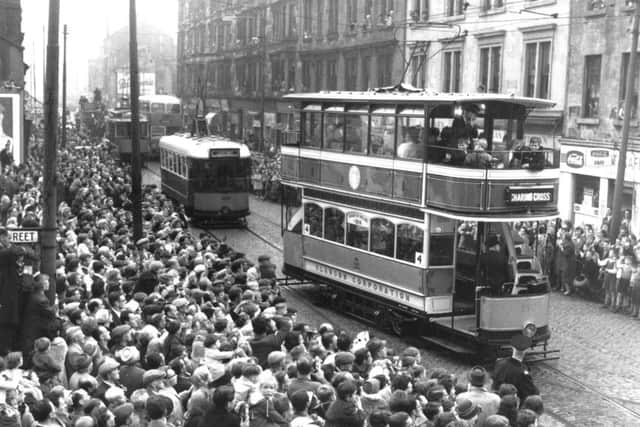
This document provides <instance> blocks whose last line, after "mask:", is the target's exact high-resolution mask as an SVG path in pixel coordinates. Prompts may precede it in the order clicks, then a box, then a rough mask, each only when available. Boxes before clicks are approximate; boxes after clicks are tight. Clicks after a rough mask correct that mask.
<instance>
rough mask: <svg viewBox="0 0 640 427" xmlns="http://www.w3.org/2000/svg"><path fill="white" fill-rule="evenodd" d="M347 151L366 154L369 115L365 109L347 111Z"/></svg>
mask: <svg viewBox="0 0 640 427" xmlns="http://www.w3.org/2000/svg"><path fill="white" fill-rule="evenodd" d="M344 127H345V151H347V152H348V153H366V152H367V140H368V139H369V115H368V111H367V110H366V109H365V108H361V107H357V108H355V107H354V108H350V109H347V113H346V114H345V117H344Z"/></svg>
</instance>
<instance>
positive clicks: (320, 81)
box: [314, 60, 324, 91]
mask: <svg viewBox="0 0 640 427" xmlns="http://www.w3.org/2000/svg"><path fill="white" fill-rule="evenodd" d="M323 65H324V64H323V62H322V61H320V60H318V61H316V65H315V71H316V84H315V88H314V90H317V91H320V90H323V89H324V73H323V72H322V70H323V68H322V66H323Z"/></svg>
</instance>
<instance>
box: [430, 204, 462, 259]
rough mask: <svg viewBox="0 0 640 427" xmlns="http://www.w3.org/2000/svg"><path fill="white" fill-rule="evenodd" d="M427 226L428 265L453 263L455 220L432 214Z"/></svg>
mask: <svg viewBox="0 0 640 427" xmlns="http://www.w3.org/2000/svg"><path fill="white" fill-rule="evenodd" d="M429 228H430V233H429V265H432V266H433V265H435V266H437V265H453V246H454V240H455V232H456V220H454V219H451V218H445V217H439V216H435V215H432V216H431V218H430V225H429Z"/></svg>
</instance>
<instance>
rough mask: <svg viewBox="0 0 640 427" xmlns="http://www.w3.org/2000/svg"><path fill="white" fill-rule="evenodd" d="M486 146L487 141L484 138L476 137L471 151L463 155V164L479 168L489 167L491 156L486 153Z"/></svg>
mask: <svg viewBox="0 0 640 427" xmlns="http://www.w3.org/2000/svg"><path fill="white" fill-rule="evenodd" d="M487 147H488V143H487V140H486V139H478V141H477V142H476V143H475V144H474V147H473V151H472V152H471V153H469V154H467V157H465V159H464V164H465V165H467V166H470V167H473V168H479V169H486V168H489V167H491V161H492V160H493V157H492V156H491V154H489V153H487Z"/></svg>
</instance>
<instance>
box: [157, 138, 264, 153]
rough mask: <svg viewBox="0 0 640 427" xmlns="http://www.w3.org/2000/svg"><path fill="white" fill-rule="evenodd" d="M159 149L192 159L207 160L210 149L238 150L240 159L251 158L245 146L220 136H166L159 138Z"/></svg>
mask: <svg viewBox="0 0 640 427" xmlns="http://www.w3.org/2000/svg"><path fill="white" fill-rule="evenodd" d="M160 148H162V149H165V150H168V151H172V152H174V153H177V154H180V155H181V156H185V157H191V158H194V159H208V158H209V153H210V150H212V149H218V150H221V149H239V150H240V157H241V158H245V157H251V151H249V147H247V146H246V145H245V144H242V143H239V142H235V141H232V140H230V139H228V138H223V137H220V136H191V134H189V133H184V134H174V135H167V136H163V137H162V138H160Z"/></svg>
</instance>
